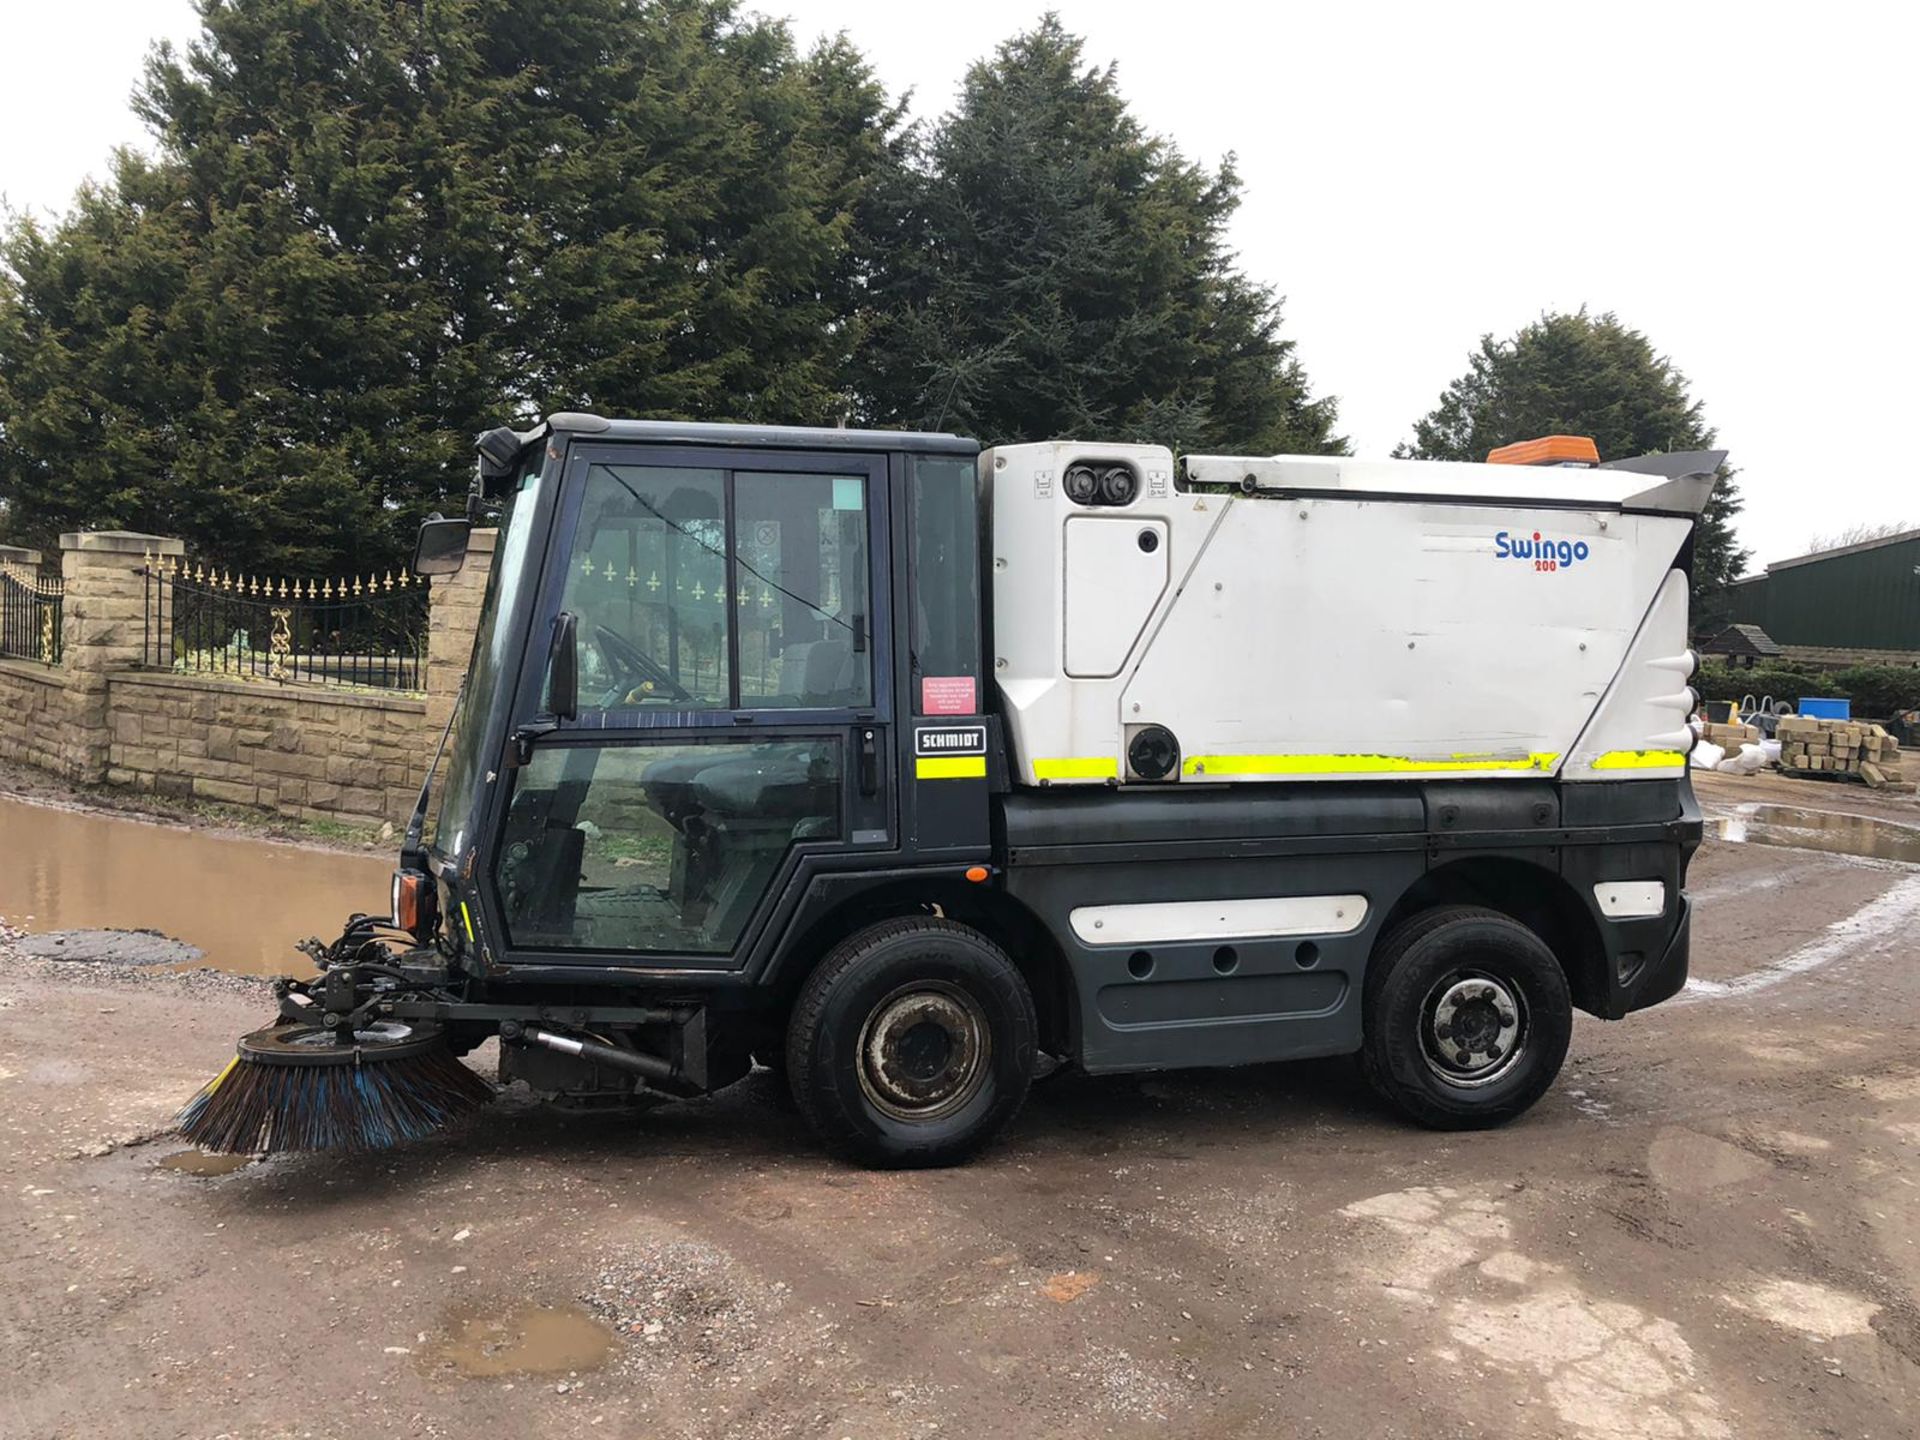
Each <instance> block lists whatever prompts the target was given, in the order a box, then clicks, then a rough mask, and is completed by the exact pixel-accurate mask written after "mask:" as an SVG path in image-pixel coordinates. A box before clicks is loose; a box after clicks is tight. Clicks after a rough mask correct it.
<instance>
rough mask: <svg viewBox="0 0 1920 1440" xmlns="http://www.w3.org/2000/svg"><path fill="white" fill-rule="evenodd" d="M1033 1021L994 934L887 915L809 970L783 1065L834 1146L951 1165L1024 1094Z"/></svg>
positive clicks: (897, 1162)
mask: <svg viewBox="0 0 1920 1440" xmlns="http://www.w3.org/2000/svg"><path fill="white" fill-rule="evenodd" d="M1037 1028H1038V1027H1037V1024H1036V1022H1035V1019H1034V1011H1033V997H1032V995H1031V994H1029V993H1028V991H1027V983H1026V981H1025V980H1024V979H1022V978H1021V975H1020V972H1019V971H1018V970H1017V969H1015V968H1014V964H1013V962H1012V961H1011V960H1009V959H1008V958H1007V956H1006V952H1005V951H1003V950H1001V949H1000V947H999V946H997V945H995V944H994V943H993V942H992V941H990V940H988V939H987V938H986V937H985V936H984V935H982V934H980V933H979V932H978V931H976V930H970V929H968V928H967V927H966V926H964V925H956V924H955V923H953V922H952V921H950V920H934V919H906V920H891V921H888V922H886V923H884V924H880V925H875V926H873V927H871V928H870V929H866V930H862V931H860V932H859V933H858V934H855V935H852V936H849V937H848V938H847V939H845V940H843V941H841V942H840V944H838V945H837V946H835V947H834V948H833V950H832V951H830V952H829V953H828V955H827V957H826V959H824V960H822V961H821V962H820V966H819V968H818V969H816V970H815V971H814V972H813V974H812V975H810V976H809V977H808V978H807V983H806V985H805V986H804V987H802V989H801V991H800V997H799V999H798V1001H797V1002H796V1003H795V1005H794V1008H793V1014H792V1017H791V1019H790V1020H789V1021H788V1024H787V1079H788V1083H789V1084H790V1085H791V1087H792V1090H793V1098H794V1103H795V1104H796V1105H798V1106H799V1108H800V1113H801V1114H802V1115H803V1116H805V1117H806V1119H807V1122H808V1123H809V1124H810V1125H812V1127H813V1129H814V1131H815V1132H816V1133H817V1134H818V1135H819V1136H820V1137H821V1139H823V1140H824V1141H825V1142H826V1143H827V1144H828V1145H829V1146H830V1147H831V1148H832V1149H834V1150H835V1151H837V1152H838V1153H840V1154H842V1155H845V1156H847V1157H848V1158H850V1159H853V1160H857V1161H859V1162H861V1163H862V1164H866V1165H873V1166H881V1167H888V1168H906V1167H918V1166H929V1165H951V1164H955V1163H957V1162H958V1161H961V1160H964V1159H966V1158H967V1157H968V1156H970V1155H972V1154H973V1153H974V1152H975V1151H977V1150H979V1149H980V1148H981V1147H982V1146H983V1145H985V1144H986V1143H987V1142H988V1141H990V1140H992V1139H993V1137H994V1136H995V1135H997V1134H998V1133H999V1132H1000V1131H1001V1130H1002V1129H1003V1128H1004V1127H1005V1126H1006V1124H1007V1122H1008V1121H1010V1120H1011V1119H1012V1118H1013V1116H1014V1112H1016V1111H1017V1110H1019V1108H1020V1104H1021V1102H1022V1101H1024V1100H1025V1099H1026V1097H1027V1089H1028V1087H1029V1086H1030V1085H1031V1084H1032V1083H1033V1071H1034V1061H1035V1053H1036V1039H1035V1037H1036V1031H1037Z"/></svg>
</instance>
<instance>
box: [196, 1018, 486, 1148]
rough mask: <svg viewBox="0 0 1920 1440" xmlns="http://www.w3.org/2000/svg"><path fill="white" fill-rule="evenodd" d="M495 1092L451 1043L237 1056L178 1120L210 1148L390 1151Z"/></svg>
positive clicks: (476, 1105) (199, 1142) (434, 1128)
mask: <svg viewBox="0 0 1920 1440" xmlns="http://www.w3.org/2000/svg"><path fill="white" fill-rule="evenodd" d="M491 1099H493V1087H492V1086H490V1085H489V1084H487V1082H486V1081H485V1080H483V1079H481V1078H480V1076H478V1075H476V1074H475V1073H474V1072H473V1071H472V1070H469V1069H468V1068H467V1067H466V1066H465V1065H463V1064H461V1063H460V1059H459V1057H458V1056H456V1055H455V1054H454V1053H453V1052H452V1051H451V1050H449V1049H447V1048H446V1047H445V1046H443V1045H437V1046H434V1047H433V1048H431V1049H428V1050H424V1051H421V1052H419V1053H417V1054H413V1055H407V1056H402V1057H400V1058H398V1059H394V1060H378V1061H375V1060H369V1061H368V1062H366V1063H365V1064H360V1065H265V1064H260V1063H258V1062H255V1061H250V1060H249V1059H248V1058H247V1057H246V1056H245V1055H238V1056H235V1057H234V1059H233V1060H232V1061H231V1062H229V1063H228V1065H227V1068H226V1069H224V1070H222V1071H221V1072H220V1073H219V1074H218V1075H216V1076H214V1078H213V1079H212V1080H210V1081H208V1082H207V1084H206V1086H205V1087H204V1088H203V1089H202V1090H201V1091H200V1093H199V1094H197V1095H195V1096H194V1097H193V1099H191V1100H189V1101H188V1102H187V1105H186V1108H185V1109H184V1110H182V1111H181V1112H180V1118H179V1120H178V1121H177V1122H176V1123H177V1124H178V1126H179V1129H180V1133H181V1135H182V1136H184V1137H185V1138H186V1139H188V1140H190V1141H192V1142H193V1143H194V1144H195V1145H198V1146H199V1147H200V1148H201V1149H203V1150H213V1151H218V1152H221V1153H224V1154H229V1155H260V1154H271V1153H275V1152H278V1151H283V1150H344V1151H348V1152H350V1153H351V1152H365V1151H369V1150H386V1149H389V1148H391V1147H392V1146H395V1145H399V1144H401V1143H402V1142H404V1141H408V1140H418V1139H420V1138H421V1137H423V1136H426V1135H431V1134H432V1133H433V1132H434V1131H435V1130H438V1129H439V1128H440V1127H441V1126H443V1125H446V1124H447V1123H449V1122H450V1121H453V1120H456V1119H458V1118H459V1117H460V1116H462V1115H465V1114H468V1113H470V1112H471V1111H474V1110H477V1109H479V1108H480V1107H481V1106H482V1105H484V1104H486V1103H487V1102H488V1101H489V1100H491Z"/></svg>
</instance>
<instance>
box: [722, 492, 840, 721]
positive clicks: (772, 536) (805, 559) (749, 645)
mask: <svg viewBox="0 0 1920 1440" xmlns="http://www.w3.org/2000/svg"><path fill="white" fill-rule="evenodd" d="M734 512H735V519H734V547H733V555H734V577H735V578H734V584H735V587H736V593H735V595H734V607H735V610H736V611H737V612H738V615H739V624H740V703H741V704H742V705H743V706H747V707H750V708H758V707H765V708H769V709H782V710H785V709H809V708H816V707H821V706H837V707H846V706H855V705H867V704H870V703H872V700H873V665H872V654H871V647H870V645H869V643H868V637H867V624H868V613H869V611H868V604H867V512H866V482H865V481H864V480H862V479H859V478H857V477H854V476H847V475H755V474H748V473H746V472H742V473H740V474H738V475H736V476H734Z"/></svg>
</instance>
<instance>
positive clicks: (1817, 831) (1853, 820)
mask: <svg viewBox="0 0 1920 1440" xmlns="http://www.w3.org/2000/svg"><path fill="white" fill-rule="evenodd" d="M1707 823H1708V826H1709V831H1708V833H1709V834H1710V835H1712V836H1713V838H1715V839H1717V840H1726V841H1729V842H1731V843H1733V844H1736V845H1779V846H1785V847H1786V848H1788V849H1793V850H1818V851H1822V852H1824V853H1826V854H1829V855H1852V856H1855V857H1857V858H1859V859H1863V860H1895V861H1899V862H1902V863H1904V864H1909V865H1920V827H1915V826H1912V825H1901V824H1897V823H1895V822H1894V821H1891V820H1876V819H1875V818H1873V817H1872V816H1870V815H1844V814H1841V813H1840V812H1838V811H1834V810H1804V809H1801V808H1800V807H1798V806H1794V805H1762V804H1749V805H1739V806H1736V807H1734V809H1733V810H1732V811H1731V812H1730V813H1728V814H1724V815H1715V816H1712V817H1710V818H1709V820H1708V822H1707Z"/></svg>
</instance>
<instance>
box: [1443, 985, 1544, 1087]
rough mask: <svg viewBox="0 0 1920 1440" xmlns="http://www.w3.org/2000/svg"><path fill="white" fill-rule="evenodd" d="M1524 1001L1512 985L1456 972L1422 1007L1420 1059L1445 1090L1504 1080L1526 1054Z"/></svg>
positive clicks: (1528, 1032) (1528, 1033) (1527, 1030)
mask: <svg viewBox="0 0 1920 1440" xmlns="http://www.w3.org/2000/svg"><path fill="white" fill-rule="evenodd" d="M1531 1032H1532V1027H1531V1025H1529V1023H1528V1015H1527V1001H1526V997H1525V995H1524V994H1522V993H1521V990H1520V987H1519V986H1517V985H1515V984H1514V983H1513V982H1512V981H1510V980H1507V979H1505V978H1503V977H1501V976H1498V975H1491V974H1488V973H1487V972H1485V971H1483V970H1472V969H1461V970H1455V971H1453V972H1451V973H1450V974H1448V975H1445V976H1443V977H1442V978H1441V979H1439V980H1438V981H1436V982H1435V983H1434V985H1433V987H1432V988H1431V989H1430V990H1428V991H1427V997H1426V999H1425V1000H1424V1001H1422V1002H1421V1005H1420V1053H1421V1056H1422V1058H1424V1059H1425V1060H1426V1062H1427V1068H1428V1069H1429V1070H1431V1071H1432V1072H1433V1073H1434V1075H1436V1076H1437V1077H1438V1078H1439V1079H1441V1080H1442V1081H1444V1082H1445V1083H1446V1084H1448V1085H1451V1086H1454V1087H1456V1088H1458V1089H1462V1090H1477V1089H1480V1088H1481V1087H1483V1086H1487V1085H1491V1084H1493V1083H1494V1082H1495V1081H1498V1080H1500V1079H1502V1078H1504V1077H1505V1076H1506V1075H1507V1074H1509V1073H1510V1072H1511V1071H1512V1070H1513V1067H1514V1066H1516V1065H1518V1064H1519V1063H1520V1057H1521V1056H1523V1055H1524V1054H1525V1053H1526V1049H1527V1041H1528V1039H1529V1038H1530V1036H1531Z"/></svg>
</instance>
